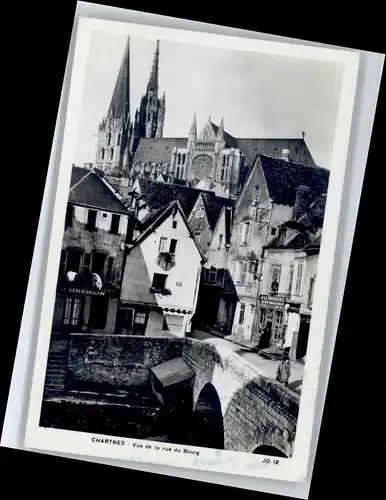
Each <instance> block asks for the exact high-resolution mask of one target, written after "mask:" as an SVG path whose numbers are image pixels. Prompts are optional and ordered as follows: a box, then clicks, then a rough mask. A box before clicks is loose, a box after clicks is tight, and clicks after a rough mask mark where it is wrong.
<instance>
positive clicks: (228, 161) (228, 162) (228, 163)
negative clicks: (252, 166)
mask: <svg viewBox="0 0 386 500" xmlns="http://www.w3.org/2000/svg"><path fill="white" fill-rule="evenodd" d="M230 164H231V157H230V155H228V160H227V165H228V167H229V165H230Z"/></svg>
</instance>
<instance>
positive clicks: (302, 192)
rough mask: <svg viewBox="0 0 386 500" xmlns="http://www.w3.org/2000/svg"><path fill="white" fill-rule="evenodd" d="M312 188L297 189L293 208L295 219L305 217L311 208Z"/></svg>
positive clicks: (299, 187) (302, 187)
mask: <svg viewBox="0 0 386 500" xmlns="http://www.w3.org/2000/svg"><path fill="white" fill-rule="evenodd" d="M309 200H310V188H309V187H308V186H298V187H297V188H296V197H295V204H294V208H293V219H294V220H297V219H299V217H301V216H302V215H304V214H305V213H306V212H307V210H308V207H309Z"/></svg>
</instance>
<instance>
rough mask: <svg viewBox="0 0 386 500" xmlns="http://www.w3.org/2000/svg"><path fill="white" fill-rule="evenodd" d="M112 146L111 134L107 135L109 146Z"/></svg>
mask: <svg viewBox="0 0 386 500" xmlns="http://www.w3.org/2000/svg"><path fill="white" fill-rule="evenodd" d="M110 144H111V134H110V132H109V133H108V134H107V145H108V146H110Z"/></svg>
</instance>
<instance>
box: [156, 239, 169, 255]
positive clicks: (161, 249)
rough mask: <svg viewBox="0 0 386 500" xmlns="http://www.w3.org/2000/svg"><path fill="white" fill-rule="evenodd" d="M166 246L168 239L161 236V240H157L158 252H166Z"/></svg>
mask: <svg viewBox="0 0 386 500" xmlns="http://www.w3.org/2000/svg"><path fill="white" fill-rule="evenodd" d="M167 244H168V239H167V238H164V237H163V236H161V238H160V239H159V247H158V251H159V252H166V248H167Z"/></svg>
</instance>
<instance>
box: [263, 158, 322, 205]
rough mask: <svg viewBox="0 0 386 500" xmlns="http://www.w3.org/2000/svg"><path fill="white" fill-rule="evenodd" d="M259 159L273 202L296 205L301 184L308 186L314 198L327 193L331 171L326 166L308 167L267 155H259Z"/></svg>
mask: <svg viewBox="0 0 386 500" xmlns="http://www.w3.org/2000/svg"><path fill="white" fill-rule="evenodd" d="M258 160H259V161H260V165H261V167H262V169H263V172H264V177H265V180H266V182H267V187H268V192H269V196H270V198H271V199H272V201H273V203H277V204H278V205H288V206H294V204H295V199H296V189H297V188H298V187H299V186H308V187H309V188H310V197H311V199H313V200H316V199H317V198H318V197H319V196H321V195H323V194H325V193H327V189H328V181H329V176H330V172H329V170H327V169H325V168H320V167H306V166H304V165H300V164H299V163H294V162H291V161H285V160H282V159H279V158H273V157H271V156H265V155H259V159H258Z"/></svg>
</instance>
